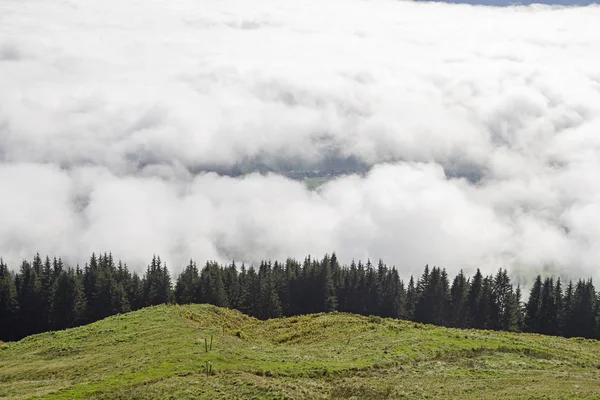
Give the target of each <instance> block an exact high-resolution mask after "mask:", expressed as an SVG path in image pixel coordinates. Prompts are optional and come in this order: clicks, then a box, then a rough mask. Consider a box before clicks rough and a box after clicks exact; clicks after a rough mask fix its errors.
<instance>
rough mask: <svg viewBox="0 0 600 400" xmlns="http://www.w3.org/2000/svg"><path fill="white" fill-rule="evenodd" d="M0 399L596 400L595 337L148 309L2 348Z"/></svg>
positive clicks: (598, 348)
mask: <svg viewBox="0 0 600 400" xmlns="http://www.w3.org/2000/svg"><path fill="white" fill-rule="evenodd" d="M211 338H212V348H211V344H210V342H211ZM207 367H208V368H209V369H211V370H212V371H210V373H209V371H207ZM0 398H2V399H27V398H43V399H83V398H86V399H88V398H91V399H196V398H202V399H600V342H598V341H595V340H589V339H579V338H572V339H565V338H558V337H549V336H542V335H537V334H514V333H506V332H493V331H478V330H459V329H450V328H442V327H436V326H430V325H422V324H418V323H414V322H407V321H401V320H392V319H381V318H378V317H365V316H359V315H352V314H345V313H329V314H314V315H304V316H299V317H290V318H280V319H271V320H267V321H260V320H257V319H254V318H251V317H248V316H246V315H244V314H242V313H240V312H238V311H233V310H228V309H223V308H219V307H214V306H210V305H186V306H175V305H170V306H157V307H150V308H145V309H142V310H139V311H135V312H131V313H128V314H122V315H117V316H113V317H109V318H106V319H104V320H102V321H98V322H96V323H93V324H90V325H86V326H82V327H78V328H73V329H68V330H64V331H58V332H48V333H43V334H39V335H33V336H29V337H27V338H25V339H23V340H21V341H19V342H15V343H2V344H0Z"/></svg>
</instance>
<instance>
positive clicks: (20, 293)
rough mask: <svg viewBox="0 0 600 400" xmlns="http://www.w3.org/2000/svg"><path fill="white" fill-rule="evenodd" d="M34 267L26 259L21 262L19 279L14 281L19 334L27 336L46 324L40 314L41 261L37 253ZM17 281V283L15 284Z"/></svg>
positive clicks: (41, 302) (40, 330)
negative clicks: (17, 304) (17, 305)
mask: <svg viewBox="0 0 600 400" xmlns="http://www.w3.org/2000/svg"><path fill="white" fill-rule="evenodd" d="M33 265H35V268H34V267H33V266H32V264H29V263H28V262H27V261H23V263H22V264H21V270H20V272H19V280H18V281H16V282H15V283H16V288H17V301H18V303H19V325H20V329H19V330H18V332H19V335H20V336H21V337H22V336H27V335H31V334H34V333H39V332H42V331H43V330H44V328H45V326H46V322H45V321H46V316H45V315H40V313H39V310H41V309H43V306H44V304H43V297H42V293H41V292H42V286H41V282H40V279H39V275H38V273H37V272H36V270H39V271H40V273H41V268H42V266H41V265H42V263H41V259H40V258H39V254H38V255H37V256H36V258H34V264H33ZM17 283H18V284H17Z"/></svg>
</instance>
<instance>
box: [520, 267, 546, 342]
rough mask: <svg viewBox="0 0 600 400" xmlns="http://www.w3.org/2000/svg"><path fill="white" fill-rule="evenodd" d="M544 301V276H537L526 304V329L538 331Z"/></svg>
mask: <svg viewBox="0 0 600 400" xmlns="http://www.w3.org/2000/svg"><path fill="white" fill-rule="evenodd" d="M541 301H542V277H541V276H540V275H538V276H537V277H536V278H535V281H534V283H533V287H532V288H531V291H530V292H529V299H528V300H527V305H526V306H525V321H524V322H525V330H526V331H527V332H537V331H538V329H539V326H540V305H541Z"/></svg>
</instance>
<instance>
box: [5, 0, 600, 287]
mask: <svg viewBox="0 0 600 400" xmlns="http://www.w3.org/2000/svg"><path fill="white" fill-rule="evenodd" d="M599 19H600V7H597V6H590V7H579V8H577V7H576V8H552V7H549V6H540V5H534V6H529V7H508V8H488V7H481V6H477V7H474V6H468V5H447V4H438V3H413V2H401V1H387V0H372V1H359V0H343V1H342V0H327V1H317V0H307V1H302V2H298V1H294V0H258V1H255V2H251V3H248V2H246V1H242V0H226V1H215V0H203V1H200V2H199V1H191V0H182V1H178V2H175V3H173V2H168V1H166V0H150V1H148V0H144V1H141V0H125V1H123V0H118V1H117V0H103V1H95V0H93V1H89V2H86V3H85V4H84V3H81V2H77V1H74V0H51V1H41V0H29V1H27V2H23V1H17V0H9V1H4V2H3V4H2V5H0V88H1V90H0V191H1V192H2V194H1V195H0V221H1V222H0V254H1V255H2V256H3V257H4V258H5V259H8V260H9V261H11V262H13V263H15V262H18V260H20V259H21V258H22V257H30V256H31V254H32V252H35V251H40V252H43V253H50V254H57V255H63V256H65V257H67V258H68V259H70V260H71V262H76V261H83V260H82V259H81V257H83V256H85V255H87V254H88V253H90V252H91V251H98V250H112V251H113V252H114V253H115V255H116V256H118V257H120V258H123V259H126V260H129V261H130V263H132V264H134V265H136V266H142V265H143V264H144V263H146V262H147V260H148V259H149V258H150V257H151V255H152V253H160V254H161V255H162V256H163V258H165V259H167V260H168V262H169V263H170V264H171V268H172V269H173V270H174V271H178V270H179V269H180V268H181V267H182V265H183V263H185V260H186V259H189V258H190V257H194V258H197V259H199V260H204V259H207V258H214V259H219V260H227V259H231V258H235V259H236V260H246V261H249V262H252V261H256V260H257V259H260V258H264V257H270V258H278V259H281V258H284V257H287V256H296V257H302V256H304V255H305V254H308V253H311V254H316V255H321V254H322V253H325V252H331V251H332V250H335V251H337V252H338V253H339V254H340V256H341V257H342V259H343V260H344V261H349V260H351V258H353V257H356V258H363V259H365V258H367V257H371V258H374V259H377V258H379V257H383V258H384V259H385V260H386V261H388V262H389V263H392V264H395V265H397V266H398V267H399V268H400V269H401V270H402V271H403V273H404V274H405V275H406V274H408V273H412V272H418V271H420V269H421V268H422V266H423V265H424V264H425V263H430V264H436V265H440V266H444V267H447V268H448V269H450V270H451V271H452V272H455V271H457V270H458V269H460V268H465V269H466V270H469V271H471V270H472V269H473V268H476V267H482V268H483V269H484V270H486V271H488V272H489V271H492V270H494V269H496V268H498V267H499V266H503V267H508V268H509V269H511V270H512V271H515V272H519V273H523V274H525V275H527V272H528V271H536V272H538V271H541V270H543V269H551V270H552V271H556V272H559V273H563V274H568V275H572V276H578V275H580V274H584V275H593V276H597V277H598V276H599V275H598V272H597V260H599V259H600V246H599V245H598V244H599V243H600V228H599V227H600V185H599V184H598V182H600V176H599V175H600V136H599V132H600V119H599V117H600V73H599V72H598V71H600V57H598V54H600V29H598V28H597V27H596V25H597V21H598V20H599ZM332 157H334V158H336V159H340V160H344V159H346V158H351V159H353V160H356V162H358V163H360V164H363V165H368V166H372V168H371V171H370V172H369V173H368V174H366V175H364V176H358V175H352V176H346V177H340V178H338V179H336V180H333V181H331V182H329V183H328V184H326V185H324V186H323V187H321V188H320V189H319V190H318V191H316V192H314V191H309V190H307V189H306V188H305V187H304V185H303V184H302V183H300V182H296V181H291V180H289V179H286V178H284V177H281V176H279V175H277V174H275V173H273V174H268V175H259V174H250V175H246V176H244V177H240V178H231V177H227V176H222V175H219V174H217V173H214V172H209V171H227V170H230V169H233V168H239V167H240V166H241V167H244V166H245V165H249V164H250V163H257V162H258V163H260V164H261V165H264V166H266V167H269V168H271V169H273V170H274V171H279V170H281V169H302V168H305V169H312V168H319V167H320V166H322V165H323V163H326V162H327V160H330V159H331V158H332Z"/></svg>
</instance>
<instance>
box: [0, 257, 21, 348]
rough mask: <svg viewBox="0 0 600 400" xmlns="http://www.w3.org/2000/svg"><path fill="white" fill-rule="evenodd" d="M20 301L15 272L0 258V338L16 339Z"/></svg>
mask: <svg viewBox="0 0 600 400" xmlns="http://www.w3.org/2000/svg"><path fill="white" fill-rule="evenodd" d="M18 315H19V303H18V301H17V288H16V286H15V279H14V276H13V274H12V273H11V272H10V270H9V269H8V266H7V265H6V264H5V263H4V261H3V260H2V259H1V258H0V340H5V341H8V340H15V339H17V338H18V336H17V333H16V331H17V323H18V321H17V317H18Z"/></svg>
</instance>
